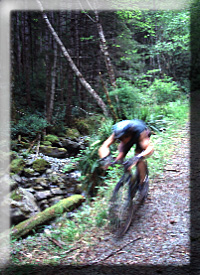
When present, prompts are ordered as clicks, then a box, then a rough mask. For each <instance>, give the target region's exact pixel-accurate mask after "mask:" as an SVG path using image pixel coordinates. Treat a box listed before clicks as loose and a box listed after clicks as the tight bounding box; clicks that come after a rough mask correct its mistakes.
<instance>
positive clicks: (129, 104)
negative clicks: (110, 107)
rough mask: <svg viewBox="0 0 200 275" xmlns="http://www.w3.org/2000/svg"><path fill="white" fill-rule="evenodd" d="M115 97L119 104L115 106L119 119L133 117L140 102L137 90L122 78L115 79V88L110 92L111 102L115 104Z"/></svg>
mask: <svg viewBox="0 0 200 275" xmlns="http://www.w3.org/2000/svg"><path fill="white" fill-rule="evenodd" d="M115 96H117V97H118V99H119V103H117V104H115V106H114V107H115V111H116V112H117V113H118V116H119V118H120V119H125V118H128V117H134V114H135V110H136V108H137V105H138V104H139V103H140V101H141V96H140V93H139V89H138V88H137V87H135V86H134V85H132V84H131V82H129V81H126V80H124V79H122V78H118V79H117V88H116V89H114V90H112V91H111V92H110V98H111V99H112V102H115Z"/></svg>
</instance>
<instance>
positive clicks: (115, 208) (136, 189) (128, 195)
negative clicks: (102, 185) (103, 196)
mask: <svg viewBox="0 0 200 275" xmlns="http://www.w3.org/2000/svg"><path fill="white" fill-rule="evenodd" d="M145 162H146V161H145ZM127 163H129V166H130V163H132V164H133V163H134V158H131V159H129V160H127V161H125V162H124V163H122V165H123V166H124V173H123V175H122V177H121V178H120V180H119V182H118V183H117V184H116V186H115V188H114V190H113V193H112V197H111V199H110V206H109V214H108V217H109V220H110V226H111V229H112V231H113V233H114V234H115V235H116V236H117V237H122V236H123V235H124V234H125V233H126V232H127V231H128V229H129V227H130V225H131V223H132V220H133V216H134V214H135V212H136V211H137V209H138V208H139V206H140V205H141V204H142V203H143V202H144V200H145V199H146V197H147V195H148V188H149V177H148V167H147V162H146V176H145V180H144V186H143V188H144V189H143V196H141V194H140V192H141V190H140V186H139V182H140V177H139V172H138V167H137V165H136V172H135V175H133V173H132V172H131V171H129V170H127ZM114 165H115V164H114ZM114 165H111V166H114Z"/></svg>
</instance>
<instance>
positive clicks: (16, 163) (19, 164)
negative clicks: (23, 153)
mask: <svg viewBox="0 0 200 275" xmlns="http://www.w3.org/2000/svg"><path fill="white" fill-rule="evenodd" d="M24 166H25V161H24V160H23V159H21V158H17V159H13V160H12V161H11V164H10V171H11V172H12V173H15V174H18V173H20V172H21V171H22V170H23V169H24Z"/></svg>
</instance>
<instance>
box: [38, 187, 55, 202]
mask: <svg viewBox="0 0 200 275" xmlns="http://www.w3.org/2000/svg"><path fill="white" fill-rule="evenodd" d="M34 189H35V188H34ZM35 197H36V199H37V200H38V201H40V200H44V199H48V198H51V197H52V193H51V191H49V190H45V191H39V192H37V193H36V194H35Z"/></svg>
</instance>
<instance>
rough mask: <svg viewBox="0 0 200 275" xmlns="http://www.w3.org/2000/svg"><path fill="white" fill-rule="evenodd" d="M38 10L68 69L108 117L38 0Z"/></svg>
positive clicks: (99, 99) (105, 109)
mask: <svg viewBox="0 0 200 275" xmlns="http://www.w3.org/2000/svg"><path fill="white" fill-rule="evenodd" d="M37 2H38V4H39V6H40V9H41V11H42V16H43V19H44V20H45V22H46V24H47V26H48V28H49V30H50V32H51V34H52V36H53V37H54V39H55V40H56V42H57V43H58V45H59V46H60V48H61V50H62V53H63V55H64V56H65V57H66V59H67V60H68V62H69V64H70V67H71V68H72V70H73V72H74V73H75V74H76V76H77V77H78V79H79V81H80V83H81V84H82V85H83V87H84V88H85V89H86V90H87V91H88V92H89V93H90V94H91V95H92V96H93V98H94V99H95V100H96V102H97V104H98V105H99V107H100V108H101V109H102V111H103V113H104V115H105V116H108V110H107V107H106V105H105V103H104V102H103V100H102V99H101V98H100V97H99V95H98V94H97V93H96V91H95V90H94V89H93V88H92V87H91V86H90V84H89V83H88V82H87V81H86V80H85V78H84V77H83V75H82V74H81V72H80V71H79V70H78V68H77V66H76V65H75V63H74V61H73V60H72V58H71V56H70V55H69V53H68V51H67V50H66V48H65V46H64V45H63V43H62V41H61V40H60V38H59V37H58V35H57V33H56V32H55V30H54V28H53V27H52V25H51V23H50V21H49V19H48V17H47V15H46V13H45V12H44V9H43V7H42V4H41V2H40V1H39V0H37Z"/></svg>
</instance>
